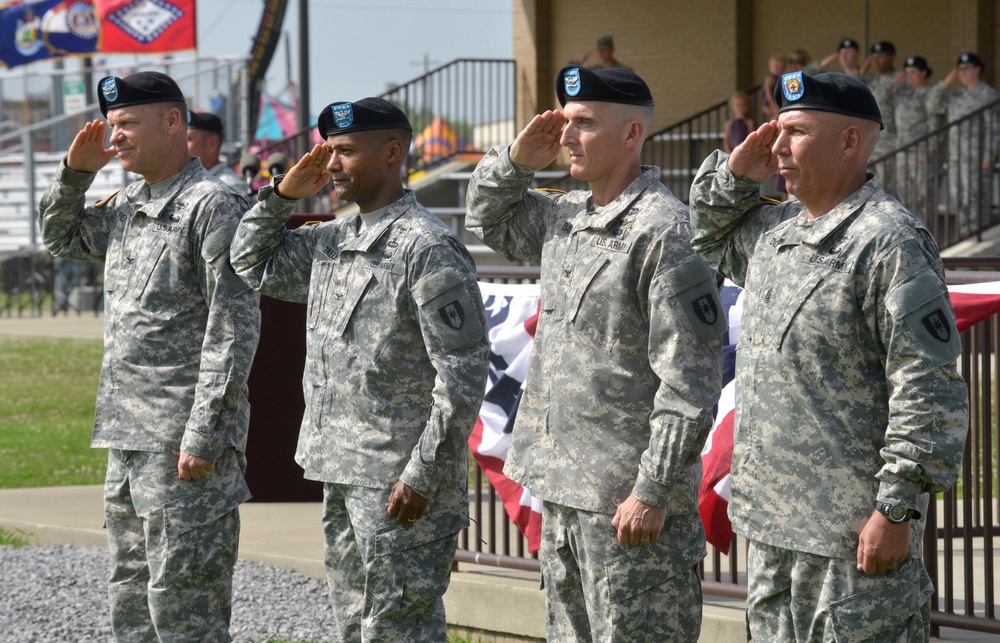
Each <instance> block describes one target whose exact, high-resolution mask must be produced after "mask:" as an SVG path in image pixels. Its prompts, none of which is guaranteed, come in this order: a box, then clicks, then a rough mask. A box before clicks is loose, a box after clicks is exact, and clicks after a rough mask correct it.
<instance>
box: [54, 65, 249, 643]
mask: <svg viewBox="0 0 1000 643" xmlns="http://www.w3.org/2000/svg"><path fill="white" fill-rule="evenodd" d="M99 101H100V105H101V112H102V113H103V114H104V115H105V117H106V118H107V125H106V124H105V123H104V121H93V122H91V123H87V124H86V125H85V126H84V128H83V130H82V131H81V132H80V133H78V134H77V135H76V138H75V139H74V140H73V143H72V144H71V145H70V149H69V153H68V154H67V155H66V158H65V159H63V162H62V164H61V166H60V168H59V171H58V173H57V174H56V176H55V178H54V179H53V182H52V186H51V187H50V188H49V190H48V192H47V193H46V195H45V196H44V197H43V198H42V202H41V207H40V209H41V216H40V225H41V230H42V237H43V240H44V241H45V245H46V246H48V248H49V250H51V251H52V254H53V255H56V256H60V257H66V258H71V259H81V260H85V261H98V262H100V261H103V262H104V264H105V268H104V291H105V292H104V311H105V319H104V346H105V350H104V364H103V367H102V369H101V383H100V388H99V390H98V393H97V413H96V418H95V421H94V436H93V440H92V441H91V446H93V447H98V448H107V449H108V471H107V477H106V480H105V485H104V515H105V522H106V526H107V530H108V543H109V546H110V550H111V579H110V588H109V595H110V603H111V625H112V628H113V630H114V635H115V638H116V639H117V640H119V641H128V642H133V641H156V640H162V641H213V642H215V641H229V640H230V636H229V618H230V614H231V603H232V576H233V566H234V565H235V563H236V559H237V552H238V548H239V535H240V521H239V513H238V507H239V505H240V503H242V502H244V501H246V500H248V499H249V498H250V492H249V490H248V489H247V486H246V482H245V481H244V479H243V472H244V470H245V469H246V458H245V457H244V455H243V451H244V448H245V447H246V441H247V428H248V426H249V419H250V403H249V401H248V399H247V384H246V382H247V377H248V375H249V373H250V366H251V364H252V363H253V356H254V352H255V351H256V349H257V340H258V337H259V325H260V312H259V310H258V307H257V302H258V296H257V295H256V294H255V293H254V292H253V291H252V290H251V289H250V288H248V287H247V286H246V284H245V283H243V282H242V281H241V280H240V278H239V277H237V276H236V274H235V273H234V272H233V270H232V267H231V266H230V263H229V245H230V242H231V240H232V237H233V232H234V231H235V230H236V225H237V223H238V222H239V219H240V216H241V215H242V214H243V212H244V211H245V210H246V207H247V206H246V202H245V201H244V200H243V199H242V198H241V197H240V196H238V195H236V194H235V193H233V192H232V191H231V190H229V189H228V188H227V187H226V186H224V185H223V184H222V183H220V182H219V181H218V180H217V179H215V178H214V177H213V176H212V175H211V174H209V173H208V172H207V171H206V170H205V169H204V168H203V167H202V165H201V162H200V161H199V160H198V159H192V158H191V157H190V156H189V155H188V148H187V135H186V134H187V114H188V113H187V108H186V105H185V103H184V95H183V94H182V93H181V90H180V88H179V87H178V86H177V84H176V83H175V82H174V81H173V80H172V79H171V78H170V77H169V76H166V75H164V74H161V73H158V72H138V73H135V74H131V75H129V76H127V77H125V78H116V77H113V76H111V77H107V78H104V79H102V80H101V81H100V83H99ZM108 126H110V127H111V138H110V141H111V145H112V147H111V148H110V149H105V147H104V136H105V132H106V129H107V127H108ZM115 156H117V157H118V159H119V161H120V162H121V164H122V168H123V169H124V170H126V171H129V172H134V173H136V174H139V175H141V176H142V177H143V179H144V180H141V181H137V182H135V183H133V184H131V185H129V186H128V187H126V188H125V189H123V190H121V191H119V192H116V193H115V194H114V195H112V196H110V197H108V198H106V199H104V200H103V201H101V202H99V203H98V204H97V205H96V206H94V207H84V194H85V192H86V191H87V188H88V187H90V184H91V183H92V182H93V180H94V176H95V174H96V173H97V171H98V170H100V169H101V168H102V167H104V166H105V165H106V164H107V163H108V162H109V161H110V160H111V159H113V158H115Z"/></svg>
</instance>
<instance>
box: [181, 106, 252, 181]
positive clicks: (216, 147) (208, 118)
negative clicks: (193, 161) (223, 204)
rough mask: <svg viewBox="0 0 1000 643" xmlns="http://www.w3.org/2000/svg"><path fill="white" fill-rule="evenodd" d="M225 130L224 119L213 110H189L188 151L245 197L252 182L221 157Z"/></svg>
mask: <svg viewBox="0 0 1000 643" xmlns="http://www.w3.org/2000/svg"><path fill="white" fill-rule="evenodd" d="M224 134H225V130H224V128H223V126H222V119H221V118H219V117H218V116H216V115H215V114H212V113H211V112H192V111H189V112H188V132H187V144H188V153H189V154H190V155H191V156H197V157H198V158H199V159H201V164H202V165H204V166H205V168H206V169H207V170H208V171H209V172H211V173H212V174H214V175H215V176H217V177H219V179H221V180H222V182H223V183H225V184H226V185H228V186H229V187H231V188H233V189H234V190H235V191H236V193H237V194H239V195H240V196H243V197H249V196H250V184H249V183H247V182H246V181H244V180H243V179H242V178H241V177H240V175H239V174H237V173H236V172H235V171H234V170H233V168H231V167H229V166H228V165H226V164H225V163H224V162H223V161H222V160H221V159H220V158H219V154H220V151H221V150H222V141H223V138H224Z"/></svg>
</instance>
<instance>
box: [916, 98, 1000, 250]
mask: <svg viewBox="0 0 1000 643" xmlns="http://www.w3.org/2000/svg"><path fill="white" fill-rule="evenodd" d="M947 89H948V86H947V85H946V84H945V82H944V81H943V80H942V81H941V82H939V83H937V84H936V85H934V87H933V88H932V93H933V95H934V100H938V101H942V102H944V103H945V104H946V105H947V111H948V123H955V122H956V121H959V120H961V119H962V118H963V117H965V116H968V115H969V114H971V113H972V112H974V111H976V110H978V109H980V108H982V107H985V106H986V105H989V104H990V103H993V102H995V101H997V100H998V99H1000V95H998V94H997V91H996V90H995V89H993V88H992V87H990V86H989V85H987V84H986V83H983V82H980V83H979V84H978V85H976V86H975V87H973V88H972V89H969V88H967V87H964V86H963V87H961V88H959V89H956V90H955V91H953V92H951V93H947ZM998 154H1000V114H998V113H997V110H996V109H993V110H988V111H987V112H986V113H985V114H983V115H982V118H981V120H980V119H979V118H976V117H973V118H972V119H971V120H968V121H965V122H964V123H960V124H958V125H956V126H954V127H952V128H950V129H949V131H948V194H949V198H950V202H951V208H952V212H953V213H957V215H958V223H959V234H961V235H966V234H969V233H970V232H972V231H973V229H974V228H975V227H978V226H979V225H980V224H982V225H983V226H986V225H989V221H987V220H983V219H982V213H983V212H984V211H985V212H989V197H990V190H989V189H988V188H989V185H990V183H989V174H988V173H987V172H984V171H983V170H982V168H981V166H980V160H987V161H991V162H995V161H996V160H997V155H998Z"/></svg>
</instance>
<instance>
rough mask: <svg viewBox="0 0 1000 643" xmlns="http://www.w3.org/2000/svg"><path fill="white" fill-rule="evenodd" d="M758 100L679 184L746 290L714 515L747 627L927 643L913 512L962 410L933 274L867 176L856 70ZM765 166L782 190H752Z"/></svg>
mask: <svg viewBox="0 0 1000 643" xmlns="http://www.w3.org/2000/svg"><path fill="white" fill-rule="evenodd" d="M775 101H776V102H777V103H778V104H779V105H780V109H779V114H778V120H777V121H770V122H768V123H764V124H763V125H761V126H760V127H759V128H758V129H757V131H756V132H754V133H752V134H751V135H750V136H749V137H747V140H746V141H744V142H743V144H742V145H740V146H739V147H737V148H736V149H735V150H734V151H733V153H732V155H727V154H725V152H721V151H717V152H714V153H713V154H712V155H711V156H709V157H708V159H706V160H705V162H704V163H703V164H702V166H701V169H700V170H699V172H698V175H697V176H696V177H695V182H694V184H693V186H692V188H691V220H692V226H693V228H694V241H693V244H694V248H695V250H697V251H698V253H699V254H700V255H702V256H703V257H704V258H705V259H706V260H707V261H708V262H709V264H711V265H712V266H714V267H716V268H717V269H718V270H720V271H721V272H723V273H724V274H725V275H726V276H727V277H729V278H730V279H732V280H733V281H734V282H736V283H737V284H738V285H741V286H743V287H744V288H745V291H744V292H745V294H746V296H745V299H744V304H743V317H742V326H741V329H740V348H739V350H738V351H737V357H736V424H735V447H734V450H733V462H732V479H731V488H732V499H731V500H730V503H729V514H730V518H731V519H732V522H733V528H734V530H735V531H736V532H737V533H739V534H741V535H742V536H744V537H746V538H747V539H748V540H749V553H748V556H747V579H748V587H747V593H748V596H747V616H748V623H749V628H750V634H751V636H752V639H753V640H755V641H758V640H759V641H789V642H790V641H829V640H838V641H839V640H844V641H907V642H911V641H926V640H928V639H929V636H930V596H931V594H932V593H933V591H934V588H933V584H932V583H931V579H930V577H929V576H928V574H927V571H926V569H925V568H924V564H923V559H922V552H921V545H922V540H923V530H924V521H923V518H922V517H923V514H924V513H925V512H926V510H927V505H928V503H929V502H930V501H931V500H932V496H930V495H929V494H933V493H937V492H941V491H944V490H946V489H948V488H949V487H950V486H951V485H952V484H954V482H955V480H956V478H957V475H958V469H959V466H960V465H961V461H962V452H963V449H964V446H965V437H966V432H967V429H968V421H969V400H968V389H967V387H966V385H965V382H964V381H963V380H962V378H961V376H959V374H958V372H957V369H956V363H955V362H956V358H957V357H958V355H959V354H960V353H961V345H960V342H959V336H958V331H957V330H956V328H955V319H954V312H953V311H952V307H951V302H950V299H949V297H948V291H947V288H946V286H945V282H944V268H943V267H942V264H941V259H940V257H939V255H938V249H937V244H936V243H935V241H934V238H933V236H932V235H931V233H930V232H929V231H928V230H927V228H925V227H924V226H923V224H922V223H921V222H920V221H919V220H918V219H916V218H915V217H914V216H913V215H911V214H910V213H909V212H907V211H906V210H905V209H904V208H903V207H902V206H901V205H900V204H899V202H898V201H896V200H895V199H893V198H892V197H890V196H889V195H887V194H886V193H885V192H884V191H883V190H882V188H881V187H880V186H879V181H878V178H876V177H875V175H873V174H870V173H867V172H866V167H867V165H868V160H869V158H870V156H871V154H872V150H873V149H875V145H876V142H877V138H878V135H879V131H880V129H881V126H882V116H881V114H880V113H879V107H878V104H877V103H876V101H875V97H874V96H873V95H872V92H871V91H870V90H869V89H868V88H867V87H865V85H864V84H862V83H861V82H860V81H859V80H857V79H856V78H853V77H851V76H847V75H845V74H820V75H818V76H811V77H810V76H803V75H801V73H798V74H785V75H784V76H783V77H782V79H781V82H780V83H779V87H778V89H776V90H775ZM776 170H777V171H780V172H781V174H782V176H784V177H785V181H786V183H787V185H788V192H789V193H790V194H792V195H793V196H795V197H796V199H795V200H792V201H789V202H786V203H784V204H774V203H769V202H766V201H762V200H761V199H759V197H758V194H759V187H760V184H761V182H763V181H764V180H766V179H767V178H769V177H770V176H771V175H772V174H774V172H775V171H776Z"/></svg>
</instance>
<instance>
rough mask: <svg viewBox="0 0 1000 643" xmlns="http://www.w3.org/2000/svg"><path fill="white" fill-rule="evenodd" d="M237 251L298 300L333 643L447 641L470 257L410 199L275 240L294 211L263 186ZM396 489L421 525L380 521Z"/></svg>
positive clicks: (468, 423)
mask: <svg viewBox="0 0 1000 643" xmlns="http://www.w3.org/2000/svg"><path fill="white" fill-rule="evenodd" d="M259 199H260V200H259V202H258V203H257V205H255V206H254V207H253V209H252V210H250V212H248V213H247V215H246V216H245V217H244V219H243V222H242V223H241V224H240V227H239V229H238V231H237V233H236V237H235V239H234V242H233V257H234V260H233V265H234V266H235V268H236V270H237V272H238V273H239V274H240V276H241V277H243V278H244V279H245V280H247V282H248V283H250V284H251V285H252V286H253V287H254V288H256V289H259V290H260V291H261V292H263V293H265V294H267V295H270V296H272V297H277V298H279V299H284V300H287V301H295V302H302V303H307V304H308V312H307V338H306V370H305V374H304V376H303V389H304V393H305V402H306V410H305V415H304V417H303V419H302V427H301V430H300V434H299V443H298V448H297V451H296V456H295V459H296V461H297V462H298V463H299V464H300V465H301V466H302V468H303V469H305V477H306V478H309V479H312V480H322V481H323V482H324V483H326V484H325V494H324V513H323V526H324V532H325V534H326V565H327V578H328V581H329V584H330V593H331V599H332V602H333V606H334V611H335V614H336V617H337V619H338V635H339V637H340V640H344V641H361V640H365V641H412V642H414V643H420V642H423V641H431V640H442V641H443V640H444V638H445V635H446V626H445V620H444V605H443V602H442V596H443V595H444V592H445V590H446V589H447V587H448V582H449V578H450V568H451V563H452V560H453V559H454V553H455V548H456V545H457V535H458V532H459V531H461V529H463V528H464V527H465V526H466V525H467V524H468V520H469V506H468V489H467V487H468V483H467V475H468V472H467V468H466V463H467V453H468V446H467V440H468V437H469V434H470V432H471V431H472V427H473V424H474V423H475V420H476V414H477V413H478V412H479V407H480V405H481V403H482V399H483V393H484V390H485V385H486V377H487V370H488V361H487V356H488V350H489V349H488V345H487V339H486V312H485V310H484V309H483V304H482V299H481V296H480V294H479V287H478V284H477V282H476V272H475V267H474V265H473V262H472V258H471V257H470V256H469V254H468V252H467V251H466V249H465V247H464V246H463V245H462V244H461V242H460V241H459V240H458V238H457V237H456V236H455V234H454V233H453V232H452V231H451V230H450V229H448V228H447V227H446V226H445V225H444V224H443V223H441V221H440V220H438V219H437V218H435V217H434V216H433V215H431V214H430V213H429V212H428V211H427V210H425V209H424V208H423V207H421V206H420V204H418V203H417V201H416V198H415V197H414V195H413V193H412V192H410V191H407V192H406V194H405V195H404V196H403V197H402V198H401V199H400V200H398V201H396V202H395V203H393V204H392V205H389V206H388V207H387V208H385V209H384V211H383V212H382V214H381V216H379V217H378V218H377V220H375V221H374V222H373V223H372V225H371V226H370V227H367V228H366V229H365V230H364V231H362V232H360V233H359V228H360V218H359V217H347V218H344V219H337V220H334V221H329V222H326V223H322V224H319V225H310V226H305V227H302V228H298V229H296V230H291V231H287V232H286V231H285V222H286V221H287V220H288V218H289V216H290V213H291V211H292V209H293V208H294V207H295V205H296V203H297V201H294V200H287V199H283V198H282V197H280V196H279V195H277V194H275V193H274V191H273V187H270V186H269V187H264V188H262V189H261V191H260V194H259ZM397 480H402V481H403V482H404V483H405V484H407V485H409V486H410V487H412V488H413V489H414V490H415V491H416V492H417V493H419V494H420V495H421V496H424V497H425V498H428V499H429V500H430V507H429V508H428V511H427V513H425V514H424V517H423V518H421V519H420V520H418V521H417V522H415V523H413V524H399V523H398V522H397V520H396V518H394V517H392V516H390V515H389V514H388V513H387V506H388V499H389V492H390V490H391V489H392V487H393V485H394V484H395V483H396V481H397Z"/></svg>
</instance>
